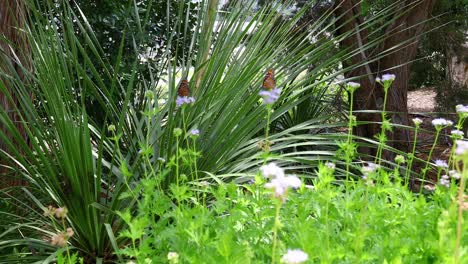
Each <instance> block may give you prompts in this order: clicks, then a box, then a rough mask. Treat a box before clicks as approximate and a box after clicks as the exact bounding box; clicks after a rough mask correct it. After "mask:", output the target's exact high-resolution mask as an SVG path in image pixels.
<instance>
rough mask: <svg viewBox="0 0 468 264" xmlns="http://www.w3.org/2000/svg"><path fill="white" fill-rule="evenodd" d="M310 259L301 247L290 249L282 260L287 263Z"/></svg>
mask: <svg viewBox="0 0 468 264" xmlns="http://www.w3.org/2000/svg"><path fill="white" fill-rule="evenodd" d="M308 259H309V255H307V253H305V252H304V251H302V250H300V249H288V252H286V254H284V255H283V257H282V258H281V261H282V262H284V263H286V264H298V263H302V262H305V261H307V260H308Z"/></svg>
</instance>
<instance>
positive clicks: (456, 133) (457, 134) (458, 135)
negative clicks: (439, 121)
mask: <svg viewBox="0 0 468 264" xmlns="http://www.w3.org/2000/svg"><path fill="white" fill-rule="evenodd" d="M450 134H451V135H452V136H453V137H455V138H458V139H462V138H463V136H465V133H463V131H460V130H452V131H450Z"/></svg>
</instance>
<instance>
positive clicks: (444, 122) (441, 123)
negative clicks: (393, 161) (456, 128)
mask: <svg viewBox="0 0 468 264" xmlns="http://www.w3.org/2000/svg"><path fill="white" fill-rule="evenodd" d="M449 122H450V123H451V121H447V119H445V118H436V119H434V120H432V125H434V126H435V127H442V126H448V125H449Z"/></svg>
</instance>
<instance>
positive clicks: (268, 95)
mask: <svg viewBox="0 0 468 264" xmlns="http://www.w3.org/2000/svg"><path fill="white" fill-rule="evenodd" d="M280 94H281V89H280V88H274V89H271V90H265V89H264V90H261V91H260V92H259V93H258V95H260V97H262V98H263V103H264V104H267V105H271V104H273V103H275V102H276V101H277V100H278V99H279V97H280Z"/></svg>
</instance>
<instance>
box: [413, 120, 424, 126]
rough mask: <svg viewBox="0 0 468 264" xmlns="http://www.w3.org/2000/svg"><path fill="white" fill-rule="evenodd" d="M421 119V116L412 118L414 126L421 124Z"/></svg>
mask: <svg viewBox="0 0 468 264" xmlns="http://www.w3.org/2000/svg"><path fill="white" fill-rule="evenodd" d="M422 122H423V121H422V120H421V118H413V123H414V124H415V125H416V126H419V125H420V124H422Z"/></svg>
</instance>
